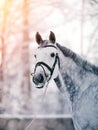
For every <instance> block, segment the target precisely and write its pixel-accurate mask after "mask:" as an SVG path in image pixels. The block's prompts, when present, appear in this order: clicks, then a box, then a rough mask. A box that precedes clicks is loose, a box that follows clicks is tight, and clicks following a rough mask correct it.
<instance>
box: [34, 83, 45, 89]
mask: <svg viewBox="0 0 98 130" xmlns="http://www.w3.org/2000/svg"><path fill="white" fill-rule="evenodd" d="M43 87H44V84H40V85H37V86H36V88H38V89H41V88H43Z"/></svg>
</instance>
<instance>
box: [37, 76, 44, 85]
mask: <svg viewBox="0 0 98 130" xmlns="http://www.w3.org/2000/svg"><path fill="white" fill-rule="evenodd" d="M38 81H39V83H43V81H44V77H43V75H42V74H39V76H38Z"/></svg>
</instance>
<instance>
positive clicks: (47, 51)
mask: <svg viewBox="0 0 98 130" xmlns="http://www.w3.org/2000/svg"><path fill="white" fill-rule="evenodd" d="M51 52H54V53H55V52H57V50H56V48H53V47H45V48H44V47H42V48H38V49H37V55H41V54H42V55H43V54H50V53H51Z"/></svg>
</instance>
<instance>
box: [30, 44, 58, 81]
mask: <svg viewBox="0 0 98 130" xmlns="http://www.w3.org/2000/svg"><path fill="white" fill-rule="evenodd" d="M44 47H55V46H53V45H47V46H44ZM55 48H56V47H55ZM56 49H57V48H56ZM56 64H58V66H59V68H60V59H59V56H58V53H56V55H55V59H54V63H53V65H52V67H50V66H49V65H47V64H46V63H45V62H43V61H40V62H37V63H36V65H35V69H34V73H32V74H31V75H33V76H34V74H35V72H36V69H37V67H39V66H40V67H42V69H43V72H44V75H45V77H46V81H47V82H49V80H50V79H51V77H52V75H53V72H54V69H55V66H56ZM45 68H47V69H48V71H49V72H50V76H49V78H47V74H46V71H45ZM33 82H34V78H33Z"/></svg>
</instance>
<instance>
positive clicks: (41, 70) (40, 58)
mask: <svg viewBox="0 0 98 130" xmlns="http://www.w3.org/2000/svg"><path fill="white" fill-rule="evenodd" d="M36 42H37V44H38V45H39V46H38V48H37V51H36V54H34V57H35V59H36V64H35V68H34V73H32V75H33V78H32V79H33V82H34V83H35V84H36V86H37V88H43V87H44V85H45V84H46V83H48V82H49V81H50V79H54V78H56V77H57V76H58V72H59V67H60V63H59V62H60V61H59V54H58V49H57V46H56V38H55V34H54V33H53V32H50V35H49V40H43V39H42V37H41V35H40V34H39V33H38V32H37V33H36Z"/></svg>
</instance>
